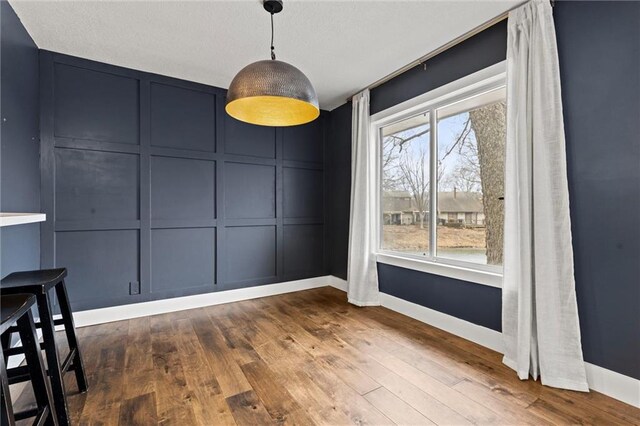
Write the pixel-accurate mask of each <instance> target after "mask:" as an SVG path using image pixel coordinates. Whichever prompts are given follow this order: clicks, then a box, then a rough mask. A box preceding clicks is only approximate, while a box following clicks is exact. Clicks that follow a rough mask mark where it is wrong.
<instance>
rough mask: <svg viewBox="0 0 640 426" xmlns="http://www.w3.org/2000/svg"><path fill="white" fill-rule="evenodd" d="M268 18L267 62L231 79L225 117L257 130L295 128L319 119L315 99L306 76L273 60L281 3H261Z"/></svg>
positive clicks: (279, 0) (278, 1) (296, 69)
mask: <svg viewBox="0 0 640 426" xmlns="http://www.w3.org/2000/svg"><path fill="white" fill-rule="evenodd" d="M263 5H264V8H265V10H266V11H267V12H269V13H270V14H271V60H265V61H258V62H254V63H252V64H249V65H247V66H246V67H244V68H243V69H241V70H240V72H239V73H238V74H237V75H236V76H235V77H234V78H233V81H231V85H230V86H229V90H228V91H227V106H226V108H225V109H226V111H227V113H228V114H229V115H230V116H232V117H233V118H236V119H238V120H240V121H244V122H246V123H251V124H258V125H261V126H275V127H285V126H296V125H299V124H305V123H308V122H310V121H313V120H315V119H316V118H318V116H319V115H320V108H319V106H318V96H317V95H316V91H315V89H314V88H313V85H312V84H311V82H310V81H309V79H308V78H307V76H306V75H304V74H303V73H302V71H300V70H299V69H298V68H296V67H294V66H293V65H290V64H288V63H286V62H282V61H278V60H276V55H275V52H274V47H273V15H274V14H275V13H278V12H280V11H282V1H281V0H264V3H263Z"/></svg>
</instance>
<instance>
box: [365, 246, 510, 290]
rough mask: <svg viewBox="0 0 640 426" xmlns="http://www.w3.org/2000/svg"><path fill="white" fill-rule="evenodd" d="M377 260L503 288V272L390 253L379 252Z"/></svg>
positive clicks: (386, 263)
mask: <svg viewBox="0 0 640 426" xmlns="http://www.w3.org/2000/svg"><path fill="white" fill-rule="evenodd" d="M376 260H377V261H378V262H379V263H384V264H385V265H392V266H397V267H400V268H406V269H412V270H414V271H419V272H426V273H429V274H435V275H441V276H443V277H448V278H455V279H458V280H462V281H468V282H472V283H476V284H482V285H486V286H490V287H497V288H502V274H500V273H496V272H488V271H481V270H478V269H471V268H464V267H461V266H454V265H448V264H445V263H437V262H430V261H426V260H418V259H411V258H408V257H404V256H398V255H393V254H388V253H378V254H377V255H376Z"/></svg>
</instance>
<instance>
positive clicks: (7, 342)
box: [0, 332, 12, 365]
mask: <svg viewBox="0 0 640 426" xmlns="http://www.w3.org/2000/svg"><path fill="white" fill-rule="evenodd" d="M11 336H12V333H9V332H6V333H4V334H3V335H2V336H1V337H0V344H2V348H3V349H4V348H7V349H8V348H9V347H11ZM2 353H3V355H4V350H3V351H2ZM3 358H4V362H5V365H6V363H7V360H8V359H9V357H8V356H3Z"/></svg>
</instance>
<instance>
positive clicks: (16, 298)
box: [0, 294, 36, 334]
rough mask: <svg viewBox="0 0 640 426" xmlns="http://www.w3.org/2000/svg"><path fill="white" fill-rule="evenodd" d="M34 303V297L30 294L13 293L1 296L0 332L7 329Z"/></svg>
mask: <svg viewBox="0 0 640 426" xmlns="http://www.w3.org/2000/svg"><path fill="white" fill-rule="evenodd" d="M35 304H36V297H35V296H34V295H32V294H14V295H9V296H4V295H3V296H2V306H1V307H0V321H1V324H0V334H2V333H4V332H5V331H7V329H8V328H9V327H11V324H13V323H15V322H16V321H18V318H20V317H21V316H23V315H24V314H25V312H27V311H28V310H29V309H31V307H32V306H33V305H35Z"/></svg>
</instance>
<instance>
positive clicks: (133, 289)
mask: <svg viewBox="0 0 640 426" xmlns="http://www.w3.org/2000/svg"><path fill="white" fill-rule="evenodd" d="M129 294H130V295H134V294H140V282H139V281H132V282H130V283H129Z"/></svg>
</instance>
